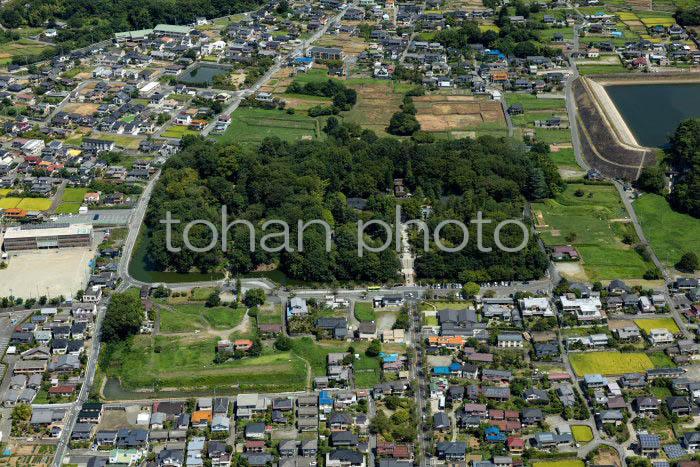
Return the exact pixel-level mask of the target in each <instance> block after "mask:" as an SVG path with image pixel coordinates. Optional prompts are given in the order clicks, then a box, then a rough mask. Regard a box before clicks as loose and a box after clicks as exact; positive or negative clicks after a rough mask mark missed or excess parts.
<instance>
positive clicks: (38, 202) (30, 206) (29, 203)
mask: <svg viewBox="0 0 700 467" xmlns="http://www.w3.org/2000/svg"><path fill="white" fill-rule="evenodd" d="M7 199H9V198H7ZM51 204H52V202H51V200H50V199H46V198H23V199H22V201H20V202H19V204H17V207H18V208H21V209H26V210H27V211H48V210H49V209H51Z"/></svg>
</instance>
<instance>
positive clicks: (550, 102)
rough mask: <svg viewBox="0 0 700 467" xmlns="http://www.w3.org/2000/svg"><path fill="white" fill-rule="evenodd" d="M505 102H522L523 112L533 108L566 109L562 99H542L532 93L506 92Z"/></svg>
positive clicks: (510, 103) (511, 103)
mask: <svg viewBox="0 0 700 467" xmlns="http://www.w3.org/2000/svg"><path fill="white" fill-rule="evenodd" d="M506 102H508V105H509V106H510V105H513V104H522V105H523V108H524V109H525V112H531V111H533V110H547V109H560V110H562V111H566V101H565V100H564V99H544V98H539V99H538V98H537V96H534V95H532V94H524V93H512V94H511V93H507V94H506Z"/></svg>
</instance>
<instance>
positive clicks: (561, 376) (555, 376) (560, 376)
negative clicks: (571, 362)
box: [547, 373, 571, 381]
mask: <svg viewBox="0 0 700 467" xmlns="http://www.w3.org/2000/svg"><path fill="white" fill-rule="evenodd" d="M570 378H571V375H570V374H569V373H550V374H549V375H547V379H548V380H550V381H563V380H567V379H570Z"/></svg>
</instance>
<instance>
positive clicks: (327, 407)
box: [318, 391, 333, 413]
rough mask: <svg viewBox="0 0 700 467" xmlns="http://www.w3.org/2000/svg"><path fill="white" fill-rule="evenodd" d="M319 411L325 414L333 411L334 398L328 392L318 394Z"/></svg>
mask: <svg viewBox="0 0 700 467" xmlns="http://www.w3.org/2000/svg"><path fill="white" fill-rule="evenodd" d="M318 410H320V411H321V412H325V413H328V412H330V411H331V410H333V398H332V397H331V396H330V394H329V393H328V391H321V392H319V393H318Z"/></svg>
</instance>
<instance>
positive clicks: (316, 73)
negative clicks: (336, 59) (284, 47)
mask: <svg viewBox="0 0 700 467" xmlns="http://www.w3.org/2000/svg"><path fill="white" fill-rule="evenodd" d="M327 80H328V70H321V69H318V68H313V69H311V70H309V71H307V72H306V73H299V74H298V75H296V76H295V77H294V81H298V82H300V83H311V82H315V83H317V82H322V81H327Z"/></svg>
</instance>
